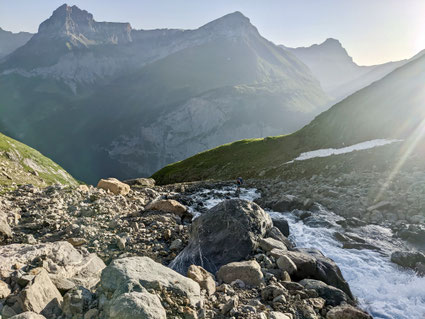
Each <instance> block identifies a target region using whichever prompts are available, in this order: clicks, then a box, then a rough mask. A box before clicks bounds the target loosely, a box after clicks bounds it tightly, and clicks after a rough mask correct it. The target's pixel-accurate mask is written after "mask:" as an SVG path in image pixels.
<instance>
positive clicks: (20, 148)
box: [0, 133, 77, 191]
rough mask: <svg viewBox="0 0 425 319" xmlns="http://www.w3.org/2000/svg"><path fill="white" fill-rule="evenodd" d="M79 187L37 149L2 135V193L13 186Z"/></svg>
mask: <svg viewBox="0 0 425 319" xmlns="http://www.w3.org/2000/svg"><path fill="white" fill-rule="evenodd" d="M57 183H59V184H63V185H77V181H76V180H75V179H74V178H73V177H72V176H71V175H69V174H68V173H67V172H66V171H65V170H64V169H63V168H61V167H60V166H59V165H57V164H56V163H54V162H53V161H51V160H50V159H48V158H47V157H45V156H43V155H42V154H41V153H39V152H38V151H36V150H35V149H33V148H31V147H29V146H27V145H25V144H22V143H20V142H18V141H15V140H14V139H11V138H9V137H7V136H5V135H3V134H1V133H0V191H1V189H2V188H6V189H9V188H10V187H12V186H13V185H20V184H33V185H36V186H47V185H51V184H57Z"/></svg>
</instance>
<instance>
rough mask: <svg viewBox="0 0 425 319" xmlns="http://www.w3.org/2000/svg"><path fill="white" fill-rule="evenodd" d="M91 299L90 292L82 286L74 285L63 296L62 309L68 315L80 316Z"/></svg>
mask: <svg viewBox="0 0 425 319" xmlns="http://www.w3.org/2000/svg"><path fill="white" fill-rule="evenodd" d="M92 300H93V295H92V293H91V292H90V291H89V290H87V289H86V288H84V287H76V288H73V289H72V290H70V291H68V292H67V293H66V294H65V296H64V297H63V304H62V311H63V313H64V314H65V315H66V316H68V317H78V318H81V317H82V316H83V314H84V313H85V312H86V311H87V310H88V309H89V306H90V303H91V302H92Z"/></svg>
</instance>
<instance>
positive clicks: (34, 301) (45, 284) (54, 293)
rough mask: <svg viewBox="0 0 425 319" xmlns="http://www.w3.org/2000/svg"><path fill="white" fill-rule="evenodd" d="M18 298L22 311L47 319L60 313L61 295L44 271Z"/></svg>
mask: <svg viewBox="0 0 425 319" xmlns="http://www.w3.org/2000/svg"><path fill="white" fill-rule="evenodd" d="M18 298H19V299H18V303H19V305H20V307H21V309H22V310H23V311H33V312H35V313H41V314H43V315H44V316H46V317H48V318H50V317H52V316H54V315H58V314H60V313H61V303H62V301H63V298H62V295H61V294H60V292H59V290H58V289H57V288H56V287H55V285H54V284H53V283H52V281H51V280H50V278H49V275H48V273H47V271H46V270H44V269H42V270H41V271H40V273H39V274H37V275H36V276H35V277H34V279H33V280H32V281H31V282H29V283H28V284H27V286H26V287H25V288H24V289H23V290H22V291H21V292H20V293H19V295H18Z"/></svg>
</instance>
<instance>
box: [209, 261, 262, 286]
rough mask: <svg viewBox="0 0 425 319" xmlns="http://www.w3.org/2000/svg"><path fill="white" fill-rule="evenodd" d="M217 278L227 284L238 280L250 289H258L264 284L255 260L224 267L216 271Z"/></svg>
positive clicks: (259, 267)
mask: <svg viewBox="0 0 425 319" xmlns="http://www.w3.org/2000/svg"><path fill="white" fill-rule="evenodd" d="M217 278H218V279H219V280H220V281H222V282H225V283H227V284H230V283H232V282H233V281H235V280H237V279H239V280H242V281H243V282H244V283H245V284H246V285H248V286H251V287H258V286H260V285H261V284H262V283H263V282H264V281H263V273H262V272H261V266H260V265H259V264H258V262H256V261H255V260H249V261H240V262H233V263H230V264H227V265H224V266H222V267H221V268H220V269H219V270H218V272H217Z"/></svg>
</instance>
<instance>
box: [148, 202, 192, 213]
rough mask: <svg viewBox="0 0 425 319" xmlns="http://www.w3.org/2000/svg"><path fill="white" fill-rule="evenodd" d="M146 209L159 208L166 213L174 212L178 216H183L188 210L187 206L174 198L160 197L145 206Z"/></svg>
mask: <svg viewBox="0 0 425 319" xmlns="http://www.w3.org/2000/svg"><path fill="white" fill-rule="evenodd" d="M145 209H146V210H159V211H162V212H166V213H172V214H175V215H177V216H180V217H183V216H184V215H185V214H186V212H187V207H186V206H184V205H183V204H180V203H179V202H178V201H176V200H174V199H160V200H155V201H153V202H151V203H149V205H148V206H146V208H145Z"/></svg>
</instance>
